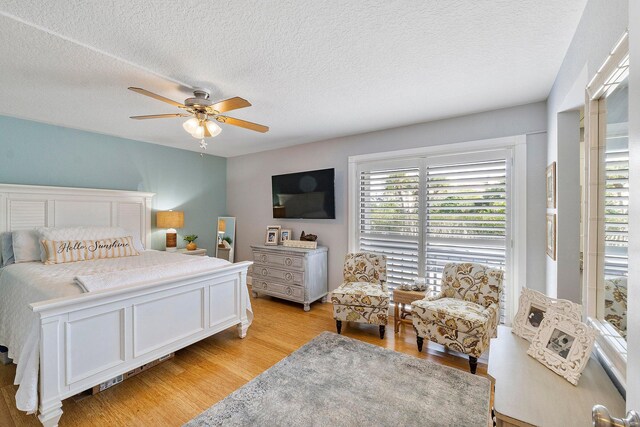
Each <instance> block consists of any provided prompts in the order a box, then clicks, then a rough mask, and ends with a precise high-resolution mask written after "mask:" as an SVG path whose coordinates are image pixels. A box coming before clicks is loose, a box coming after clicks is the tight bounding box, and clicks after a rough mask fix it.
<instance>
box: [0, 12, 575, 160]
mask: <svg viewBox="0 0 640 427" xmlns="http://www.w3.org/2000/svg"><path fill="white" fill-rule="evenodd" d="M585 4H586V0H518V1H513V0H494V1H488V0H486V1H482V0H481V1H478V0H449V1H439V0H430V1H424V0H423V1H407V0H404V1H401V0H395V1H394V0H385V1H351V2H347V1H344V0H327V1H312V0H305V1H302V0H288V1H286V0H278V1H274V0H269V1H255V0H254V1H250V0H233V1H231V0H230V1H197V2H196V1H191V0H186V1H185V0H183V1H175V0H171V1H153V2H150V1H148V0H145V1H143V0H113V1H101V2H94V1H87V0H85V1H74V2H70V1H68V0H56V1H53V0H48V1H46V2H43V1H41V0H3V1H2V2H1V3H0V40H2V43H0V114H3V115H10V116H15V117H21V118H26V119H31V120H37V121H42V122H46V123H53V124H57V125H61V126H67V127H72V128H78V129H85V130H89V131H94V132H100V133H105V134H110V135H117V136H122V137H125V138H131V139H137V140H141V141H147V142H152V143H158V144H163V145H168V146H173V147H178V148H184V149H191V150H194V151H198V150H199V148H198V142H197V141H196V140H195V139H193V138H192V137H191V136H189V135H188V134H187V133H186V132H184V131H183V130H182V127H181V122H182V121H183V120H182V119H166V120H153V121H151V120H149V121H144V122H140V121H134V120H130V119H129V118H128V117H129V116H130V115H142V114H159V113H172V112H174V109H173V108H172V107H171V106H169V105H165V104H163V103H161V102H158V101H155V100H153V99H151V98H146V97H143V96H141V95H138V94H135V93H133V92H130V91H128V90H127V87H128V86H140V87H143V88H145V89H148V90H151V91H153V92H156V93H159V94H162V95H164V96H167V97H169V98H172V99H175V100H177V101H180V102H181V101H183V100H184V99H185V98H186V97H188V96H190V93H189V88H190V87H197V86H202V87H208V88H210V89H212V91H213V95H212V98H214V99H216V100H217V99H225V98H228V97H231V96H241V97H244V98H246V99H248V100H249V101H250V102H251V103H252V104H253V106H252V107H249V108H246V109H241V110H236V111H233V112H230V113H229V115H230V116H234V117H238V118H241V119H244V120H249V121H255V122H258V123H262V124H265V125H268V126H270V127H271V130H270V132H269V133H267V134H259V133H254V132H251V131H248V130H244V129H240V128H234V127H232V126H228V125H222V127H223V132H222V134H220V135H219V136H218V137H216V138H214V139H212V140H209V142H210V144H209V148H208V149H207V152H208V153H209V154H216V155H222V156H236V155H240V154H245V153H251V152H256V151H263V150H269V149H273V148H278V147H284V146H289V145H294V144H302V143H306V142H311V141H318V140H323V139H328V138H334V137H339V136H344V135H350V134H356V133H362V132H367V131H373V130H378V129H385V128H390V127H396V126H402V125H407V124H411V123H418V122H424V121H429V120H435V119H439V118H443V117H450V116H456V115H462V114H467V113H472V112H477V111H485V110H492V109H496V108H502V107H508V106H512V105H518V104H524V103H528V102H533V101H539V100H543V99H545V98H546V97H547V95H548V93H549V90H550V89H551V85H552V84H553V81H554V78H555V76H556V73H557V71H558V69H559V68H560V65H561V62H562V59H563V57H564V54H565V52H566V50H567V48H568V46H569V43H570V41H571V37H572V35H573V33H574V31H575V28H576V27H577V24H578V21H579V19H580V16H581V14H582V11H583V9H584V6H585Z"/></svg>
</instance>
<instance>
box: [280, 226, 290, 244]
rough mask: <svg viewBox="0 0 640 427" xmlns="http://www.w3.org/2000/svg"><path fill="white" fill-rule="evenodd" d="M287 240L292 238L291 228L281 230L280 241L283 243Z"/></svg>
mask: <svg viewBox="0 0 640 427" xmlns="http://www.w3.org/2000/svg"><path fill="white" fill-rule="evenodd" d="M286 240H291V229H289V228H283V229H282V230H280V243H283V242H284V241H286Z"/></svg>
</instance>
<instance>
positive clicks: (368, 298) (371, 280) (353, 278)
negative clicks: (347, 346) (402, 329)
mask: <svg viewBox="0 0 640 427" xmlns="http://www.w3.org/2000/svg"><path fill="white" fill-rule="evenodd" d="M386 281H387V257H386V256H384V255H377V254H372V253H368V252H358V253H350V254H347V256H346V257H345V260H344V283H342V285H340V286H339V287H338V288H337V289H336V290H334V291H333V292H332V293H331V303H332V304H333V318H334V319H336V329H337V330H338V333H340V332H341V330H342V322H343V321H347V322H358V323H368V324H372V325H378V326H379V331H380V338H381V339H382V338H384V331H385V326H386V325H387V321H388V318H389V291H388V289H387V285H386V283H385V282H386Z"/></svg>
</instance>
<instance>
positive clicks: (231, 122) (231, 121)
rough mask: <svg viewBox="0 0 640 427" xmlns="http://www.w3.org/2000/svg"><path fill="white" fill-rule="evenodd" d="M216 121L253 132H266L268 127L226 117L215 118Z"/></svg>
mask: <svg viewBox="0 0 640 427" xmlns="http://www.w3.org/2000/svg"><path fill="white" fill-rule="evenodd" d="M216 120H217V121H219V122H220V123H226V124H228V125H234V126H240V127H241V128H245V129H250V130H255V131H256V132H262V133H265V132H268V131H269V126H263V125H259V124H257V123H251V122H248V121H246V120H240V119H234V118H233V117H227V116H216Z"/></svg>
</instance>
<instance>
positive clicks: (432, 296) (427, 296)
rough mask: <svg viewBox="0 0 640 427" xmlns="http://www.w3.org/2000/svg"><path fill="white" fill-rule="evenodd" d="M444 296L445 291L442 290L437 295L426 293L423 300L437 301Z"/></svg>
mask: <svg viewBox="0 0 640 427" xmlns="http://www.w3.org/2000/svg"><path fill="white" fill-rule="evenodd" d="M440 298H444V291H440V292H438V293H437V294H435V295H426V296H425V297H424V298H423V300H424V301H435V300H437V299H440Z"/></svg>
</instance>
